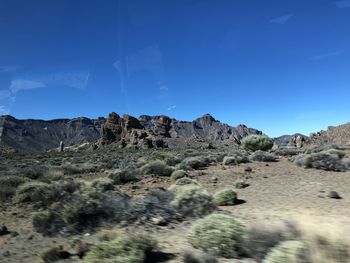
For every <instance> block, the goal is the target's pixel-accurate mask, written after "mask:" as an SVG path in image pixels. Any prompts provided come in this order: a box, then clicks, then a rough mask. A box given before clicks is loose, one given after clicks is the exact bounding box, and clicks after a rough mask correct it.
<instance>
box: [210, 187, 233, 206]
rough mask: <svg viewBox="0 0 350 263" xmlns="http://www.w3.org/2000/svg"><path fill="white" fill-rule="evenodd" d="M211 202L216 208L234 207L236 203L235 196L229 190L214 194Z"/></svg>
mask: <svg viewBox="0 0 350 263" xmlns="http://www.w3.org/2000/svg"><path fill="white" fill-rule="evenodd" d="M213 200H214V203H215V204H216V205H218V206H224V205H234V204H236V203H237V194H236V192H235V191H233V190H231V189H224V190H221V191H219V192H217V193H215V194H214V196H213Z"/></svg>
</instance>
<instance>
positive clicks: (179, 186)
mask: <svg viewBox="0 0 350 263" xmlns="http://www.w3.org/2000/svg"><path fill="white" fill-rule="evenodd" d="M188 189H202V187H201V185H200V184H199V183H198V182H197V181H196V180H193V179H191V178H188V177H183V178H180V179H177V180H176V182H175V184H173V185H171V186H170V187H169V191H171V192H175V193H180V192H183V191H186V190H188Z"/></svg>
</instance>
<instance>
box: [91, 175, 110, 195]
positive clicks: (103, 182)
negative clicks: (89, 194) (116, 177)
mask: <svg viewBox="0 0 350 263" xmlns="http://www.w3.org/2000/svg"><path fill="white" fill-rule="evenodd" d="M91 187H93V188H96V189H97V190H101V191H102V192H105V191H110V190H114V189H115V187H114V185H113V180H112V179H109V178H96V179H95V180H93V181H92V182H91Z"/></svg>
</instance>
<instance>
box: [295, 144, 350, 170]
mask: <svg viewBox="0 0 350 263" xmlns="http://www.w3.org/2000/svg"><path fill="white" fill-rule="evenodd" d="M344 156H345V153H344V152H343V151H339V150H334V149H330V150H326V151H321V152H317V153H311V154H301V155H299V156H297V157H296V159H295V163H296V164H297V165H299V166H302V167H304V168H315V169H321V170H326V171H338V172H341V171H346V170H348V169H349V167H350V161H349V159H347V158H344Z"/></svg>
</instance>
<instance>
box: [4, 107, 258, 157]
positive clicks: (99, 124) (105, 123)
mask: <svg viewBox="0 0 350 263" xmlns="http://www.w3.org/2000/svg"><path fill="white" fill-rule="evenodd" d="M249 134H261V132H260V131H258V130H256V129H252V128H248V127H246V126H245V125H239V126H237V127H231V126H229V125H227V124H223V123H221V122H220V121H217V120H215V119H214V118H213V117H212V116H210V115H209V114H206V115H204V116H202V117H200V118H198V119H196V120H194V121H192V122H188V121H178V120H175V119H170V118H169V117H167V116H164V115H161V116H148V115H141V116H140V117H139V118H138V119H137V118H135V117H132V116H130V115H124V116H122V117H121V116H119V115H118V114H116V113H110V114H109V117H108V118H107V119H105V118H99V119H88V118H83V117H81V118H75V119H57V120H50V121H44V120H18V119H16V118H14V117H12V116H8V115H6V116H0V149H12V150H15V151H18V152H24V153H30V152H43V151H47V150H50V149H54V148H57V147H58V146H59V144H60V141H63V142H64V145H65V146H70V145H77V144H82V143H86V142H98V144H97V145H99V146H101V147H103V146H106V145H109V144H117V145H118V146H119V147H121V148H123V147H134V148H159V147H161V148H163V147H170V148H181V147H190V146H191V147H211V146H219V145H224V144H235V143H236V144H237V143H240V141H241V139H242V138H243V137H245V136H247V135H249Z"/></svg>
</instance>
